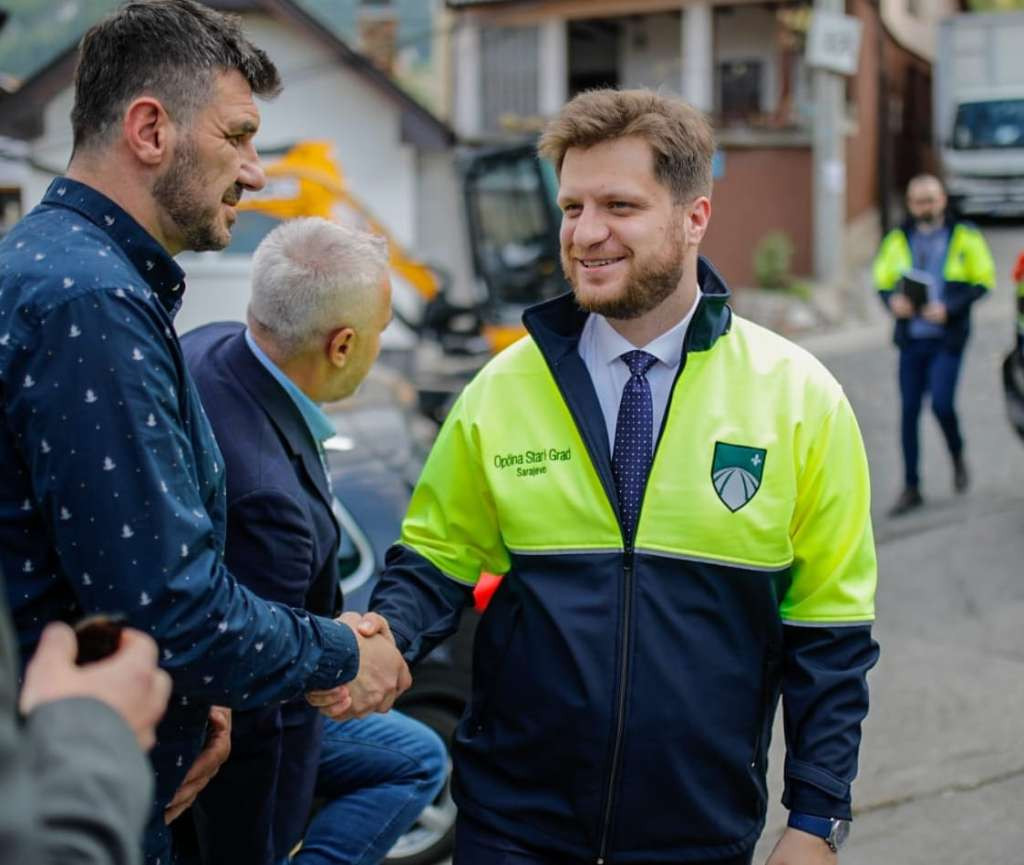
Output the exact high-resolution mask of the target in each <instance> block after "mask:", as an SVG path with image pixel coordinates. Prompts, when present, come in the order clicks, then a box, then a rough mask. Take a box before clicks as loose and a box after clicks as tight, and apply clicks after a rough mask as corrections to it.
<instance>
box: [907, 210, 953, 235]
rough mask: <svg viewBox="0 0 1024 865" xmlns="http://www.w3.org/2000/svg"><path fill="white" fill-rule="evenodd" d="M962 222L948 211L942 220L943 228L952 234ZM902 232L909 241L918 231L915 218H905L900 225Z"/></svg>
mask: <svg viewBox="0 0 1024 865" xmlns="http://www.w3.org/2000/svg"><path fill="white" fill-rule="evenodd" d="M961 221H962V220H960V219H957V218H956V217H955V216H954V215H953V214H952V213H950V212H949V211H948V210H947V211H946V214H945V216H944V217H943V220H942V226H943V228H946V229H947V230H949V231H950V232H951V233H952V231H953V229H954V228H956V226H957V225H958V224H959V223H960V222H961ZM900 230H901V231H902V232H903V233H904V234H905V235H906V236H907V239H908V240H909V239H910V236H911V235H912V234H914V233H915V232H916V231H917V221H916V220H915V219H914V217H912V216H907V217H906V218H904V220H903V222H901V223H900Z"/></svg>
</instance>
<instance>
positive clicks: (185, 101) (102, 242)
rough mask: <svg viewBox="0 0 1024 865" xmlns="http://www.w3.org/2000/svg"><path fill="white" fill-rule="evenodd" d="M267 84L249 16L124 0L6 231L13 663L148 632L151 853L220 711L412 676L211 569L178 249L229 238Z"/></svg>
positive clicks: (3, 271)
mask: <svg viewBox="0 0 1024 865" xmlns="http://www.w3.org/2000/svg"><path fill="white" fill-rule="evenodd" d="M279 87H280V81H279V77H278V72H277V69H276V68H275V67H274V64H273V63H271V61H270V60H269V58H268V57H267V55H266V54H265V53H264V52H263V51H262V50H260V49H259V48H257V47H256V46H255V45H253V44H252V43H250V42H249V41H248V40H247V39H246V38H245V36H244V34H243V32H242V29H241V26H240V19H238V18H236V17H232V16H227V15H223V14H220V13H218V12H214V11H212V10H210V9H207V8H206V7H205V6H202V5H201V4H199V3H195V2H192V0H149V2H131V3H127V4H125V5H124V6H122V7H121V8H119V9H118V10H116V11H115V12H113V13H111V15H110V16H108V17H107V18H106V19H104V20H103V21H101V22H100V23H98V24H97V25H96V26H94V27H93V28H92V29H90V31H89V32H88V33H87V34H86V35H85V37H84V39H83V40H82V45H81V49H80V57H79V63H78V69H77V72H76V75H75V102H74V107H73V109H72V112H71V123H72V128H73V131H74V149H73V153H72V157H71V162H70V165H69V166H68V170H67V174H66V176H64V177H59V178H57V179H55V180H54V181H53V183H52V184H51V185H50V188H49V190H48V191H47V193H46V195H45V196H44V198H43V201H42V202H41V203H40V204H39V206H38V207H36V208H34V209H33V210H32V211H31V212H30V213H29V214H28V215H27V216H26V217H25V218H24V219H23V220H21V222H20V223H18V224H17V225H16V226H15V227H14V228H13V229H12V230H11V232H10V233H9V234H8V235H7V236H6V237H5V238H4V240H3V242H2V243H0V408H2V412H0V463H2V464H3V466H4V467H5V471H4V472H3V476H2V478H0V511H2V513H3V515H4V518H3V520H2V521H0V568H2V570H3V572H4V573H5V574H6V577H7V590H8V598H9V601H10V606H11V610H12V613H13V617H14V621H15V624H16V627H17V635H18V640H19V644H20V649H21V656H22V657H23V658H27V657H29V656H30V655H31V654H32V651H33V649H34V648H35V645H36V643H37V642H38V641H39V638H40V635H41V633H42V631H43V628H44V627H45V626H46V624H47V623H48V622H51V621H56V620H63V621H73V620H75V619H78V618H79V617H81V616H83V615H86V614H89V613H101V612H107V613H109V612H116V613H122V614H123V615H124V616H125V617H126V618H127V621H128V623H129V624H130V625H132V626H133V627H135V628H136V629H138V630H140V631H143V632H145V633H147V634H149V635H150V636H152V637H153V639H155V640H156V642H157V644H158V645H159V647H160V663H161V666H162V667H163V668H164V669H165V670H167V672H168V673H169V674H170V676H171V678H172V679H173V682H174V697H173V698H172V700H171V708H170V709H169V710H168V712H167V714H166V716H165V718H164V720H163V722H162V723H161V725H160V727H159V728H158V730H157V743H156V746H155V747H154V749H153V751H152V755H151V756H152V763H153V768H154V771H155V775H156V793H155V799H154V802H153V809H152V813H151V817H150V820H149V825H148V828H147V830H146V836H145V842H144V845H145V856H146V862H147V863H149V865H161V863H162V865H169V863H171V862H172V861H173V859H172V856H173V855H174V854H173V853H172V842H171V837H170V831H169V830H168V826H169V825H170V824H173V823H174V821H175V820H176V818H178V817H179V816H180V815H181V814H182V812H183V811H184V810H185V809H187V808H188V807H189V806H190V805H191V804H192V802H193V801H194V799H195V797H196V795H197V794H198V793H199V791H200V790H201V789H202V788H203V786H205V785H206V783H207V782H208V781H209V780H210V778H211V777H212V776H213V774H214V773H215V772H216V771H217V769H218V767H219V766H220V765H221V764H222V763H223V761H224V760H225V758H226V757H227V755H228V751H229V747H230V711H229V710H230V709H252V708H256V707H259V706H264V705H267V704H270V703H280V702H281V701H283V700H286V699H290V698H292V697H295V696H296V695H301V694H302V693H304V692H305V691H307V690H314V689H323V688H325V687H333V686H335V685H337V684H338V683H342V682H347V683H348V686H349V687H351V689H352V690H351V701H352V702H353V706H354V709H355V710H356V711H358V712H360V713H365V712H367V711H373V710H375V709H381V710H386V709H387V708H389V707H390V705H391V703H392V702H393V701H394V699H395V697H396V696H397V694H398V693H399V692H400V690H401V689H402V688H404V687H408V684H409V679H408V670H407V669H406V666H405V662H404V661H403V660H402V657H401V656H400V655H399V654H398V652H397V650H396V649H395V647H394V645H393V644H392V643H391V642H390V640H389V639H388V638H387V637H386V636H385V635H383V634H378V635H375V636H370V635H369V634H367V633H357V632H356V623H355V622H353V621H352V620H351V619H350V620H349V621H336V620H334V619H333V618H331V615H332V614H333V612H334V611H333V609H331V601H330V600H328V601H327V602H326V604H325V607H324V609H322V610H318V612H321V613H326V614H327V615H326V616H319V615H312V614H310V613H309V612H307V611H306V610H304V609H292V608H291V607H288V606H285V605H283V604H275V603H271V602H269V601H264V600H263V599H262V598H260V597H258V596H257V595H255V594H253V593H251V592H249V591H248V590H247V589H245V588H244V587H243V586H240V585H239V584H238V583H237V582H236V580H235V577H234V575H232V574H231V572H230V571H229V570H228V568H227V567H226V566H225V562H224V550H225V532H226V524H227V508H226V504H225V484H224V460H223V457H222V456H221V453H220V450H219V449H218V447H217V443H216V441H215V440H214V435H213V430H212V428H211V427H210V423H209V421H208V420H207V418H206V415H205V414H204V412H203V409H202V407H201V405H200V402H199V394H198V393H197V391H196V387H195V384H194V382H193V381H192V377H191V376H190V375H189V372H188V370H187V369H186V366H185V360H184V357H183V355H182V350H181V345H180V343H179V342H178V336H177V334H176V333H175V331H174V314H175V312H176V311H177V310H178V307H179V306H180V304H181V297H182V294H183V293H184V291H185V275H184V273H183V272H182V270H181V268H180V267H179V266H178V265H177V264H176V263H175V261H174V258H173V256H174V255H177V254H178V253H179V252H182V251H183V250H186V249H193V250H205V249H220V248H222V247H224V246H226V245H227V244H228V241H229V240H230V239H231V227H232V225H233V224H234V221H235V205H236V204H238V200H239V198H240V197H241V196H242V195H243V193H244V192H246V191H248V190H258V189H260V188H262V187H263V185H264V183H265V178H264V175H263V170H262V168H261V167H260V162H259V158H258V157H257V154H256V148H255V143H254V136H255V134H256V131H257V129H258V127H259V121H260V112H259V108H258V107H257V106H256V102H255V98H254V97H255V96H271V95H273V94H274V93H276V92H277V90H278V89H279ZM269 566H270V567H274V566H275V563H273V562H271V563H270V565H269ZM333 588H336V587H330V589H333ZM330 589H328V590H327V591H326V594H325V597H326V598H328V599H331V598H332V597H333V595H332V594H331V591H330ZM378 662H379V663H380V664H381V666H380V667H377V663H378ZM375 667H376V668H377V669H376V671H375ZM357 673H358V675H357ZM371 680H375V681H371ZM346 699H349V698H348V697H346ZM181 825H182V824H181V823H178V824H175V826H176V827H177V826H181Z"/></svg>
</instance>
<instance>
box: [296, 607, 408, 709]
mask: <svg viewBox="0 0 1024 865" xmlns="http://www.w3.org/2000/svg"><path fill="white" fill-rule="evenodd" d="M337 621H338V622H341V623H343V624H345V625H348V626H349V627H350V628H351V629H352V630H353V631H354V632H355V635H356V643H358V645H359V671H358V672H357V673H356V676H355V678H354V679H352V680H351V681H349V682H346V683H345V684H344V685H339V686H338V687H337V688H332V689H331V690H329V691H310V692H309V693H308V694H306V701H307V702H308V703H309V704H310V705H311V706H315V707H316V708H317V709H319V710H320V712H321V713H322V714H324V715H326V716H327V717H328V718H333V719H334V720H335V721H344V720H347V719H349V718H365V717H366V716H367V715H369V714H371V713H373V712H386V711H387V710H388V709H390V708H391V707H392V705H394V702H395V700H397V699H398V697H399V696H401V694H403V693H404V692H405V691H406V690H407V689H408V688H409V686H410V685H411V684H412V676H411V675H410V674H409V667H408V666H407V665H406V663H405V659H404V658H403V657H402V655H401V653H400V652H399V651H398V649H397V647H396V646H395V638H394V637H393V636H392V635H391V629H390V628H389V627H388V623H387V620H386V619H384V618H383V617H382V616H378V615H377V614H376V613H366V614H364V615H362V616H360V615H359V614H358V613H343V614H342V615H340V616H339V617H338V618H337Z"/></svg>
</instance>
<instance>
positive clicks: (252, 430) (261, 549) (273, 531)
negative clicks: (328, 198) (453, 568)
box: [181, 323, 340, 865]
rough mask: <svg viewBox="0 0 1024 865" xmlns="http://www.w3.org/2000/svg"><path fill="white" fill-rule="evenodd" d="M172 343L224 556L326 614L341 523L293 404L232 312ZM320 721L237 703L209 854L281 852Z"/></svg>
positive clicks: (336, 602) (278, 597)
mask: <svg viewBox="0 0 1024 865" xmlns="http://www.w3.org/2000/svg"><path fill="white" fill-rule="evenodd" d="M181 343H182V349H183V351H184V354H185V360H186V363H187V364H188V366H189V368H190V370H191V371H192V374H193V376H194V378H195V381H196V386H197V388H198V390H199V394H200V397H201V399H202V402H203V405H204V406H205V408H206V413H207V415H208V417H209V419H210V424H211V425H212V426H213V430H214V434H215V435H216V438H217V442H218V444H219V446H220V450H221V453H222V454H223V456H224V467H225V474H226V477H227V525H228V529H227V541H226V550H225V559H226V561H227V564H228V567H229V568H231V570H232V572H233V573H235V574H237V575H238V579H239V581H240V582H241V583H243V585H245V586H246V587H247V588H249V589H251V590H252V591H253V592H255V593H256V594H258V595H260V596H261V597H263V598H266V599H268V600H274V601H279V602H281V603H283V604H288V605H289V606H292V607H297V608H304V609H307V610H309V611H310V612H314V613H318V614H320V615H325V616H327V615H333V614H334V613H335V611H336V610H337V609H339V608H340V599H339V597H338V573H337V571H338V569H337V552H338V542H339V538H340V536H339V530H338V526H337V523H336V521H335V520H334V517H333V514H332V512H331V493H330V488H329V486H328V482H327V478H326V475H325V474H324V470H323V468H322V466H321V463H320V457H319V452H318V450H317V445H316V442H315V441H314V440H313V437H312V434H311V433H310V431H309V428H308V426H307V425H306V422H305V421H304V420H303V418H302V415H301V413H300V412H299V409H298V407H297V406H296V405H295V402H294V401H293V400H292V398H291V397H290V396H289V395H288V394H287V393H286V392H285V390H284V388H282V387H281V384H280V383H279V382H278V381H276V380H275V379H274V377H273V375H272V374H271V373H270V371H269V370H268V369H267V368H266V367H265V366H264V365H263V364H262V363H260V361H259V360H258V359H257V358H256V357H255V356H254V355H253V353H252V351H251V350H250V348H249V346H248V345H247V344H246V341H245V330H244V327H243V326H242V325H241V324H237V323H219V324H211V325H206V326H205V327H201V328H198V329H197V330H193V331H191V332H190V333H187V334H185V335H184V336H183V337H182V340H181ZM321 731H322V725H321V721H320V716H319V714H318V713H317V712H316V711H315V710H314V709H312V708H311V707H310V706H309V705H308V704H307V703H306V702H305V700H303V699H301V698H300V699H298V700H293V701H291V702H288V703H285V704H283V705H275V706H270V707H267V708H264V709H256V710H251V711H245V712H237V713H236V714H235V719H234V726H233V730H232V752H231V757H230V758H229V759H228V761H227V763H225V765H224V766H223V767H221V770H220V772H219V773H218V775H217V776H216V778H215V779H214V781H213V782H212V783H211V784H210V786H209V787H208V788H207V789H206V790H205V791H204V792H203V794H202V797H201V800H200V805H199V811H200V812H201V813H202V816H201V817H199V818H197V825H198V827H199V830H200V834H201V836H202V843H203V845H204V847H205V848H206V849H207V852H208V854H210V855H211V861H217V862H220V861H239V862H241V861H244V862H246V863H250V865H258V863H266V865H273V863H276V862H279V861H280V860H281V859H282V858H283V857H284V856H286V855H287V853H288V851H289V849H290V848H291V847H292V846H294V844H295V842H296V841H297V840H298V839H299V838H300V837H301V834H302V831H303V828H304V826H305V821H306V818H307V816H308V812H309V807H310V803H311V800H312V794H313V785H314V783H315V781H316V766H317V755H318V754H319V745H320V737H321ZM240 845H241V846H240Z"/></svg>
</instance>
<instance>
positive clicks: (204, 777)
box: [164, 706, 231, 824]
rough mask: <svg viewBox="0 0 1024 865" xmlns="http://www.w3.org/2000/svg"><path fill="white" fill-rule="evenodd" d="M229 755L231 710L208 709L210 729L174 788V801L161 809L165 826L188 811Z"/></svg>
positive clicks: (216, 707)
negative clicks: (181, 779) (176, 788)
mask: <svg viewBox="0 0 1024 865" xmlns="http://www.w3.org/2000/svg"><path fill="white" fill-rule="evenodd" d="M230 753H231V710H230V709H225V708H224V707H223V706H211V707H210V729H209V730H208V732H207V734H206V744H205V745H204V746H203V750H202V751H200V752H199V756H198V757H196V761H195V762H194V763H193V764H192V766H191V768H190V769H189V770H188V774H187V775H186V776H185V780H184V781H182V782H181V786H180V787H178V790H177V792H176V793H175V794H174V798H173V799H171V801H170V802H169V803H168V804H167V807H166V808H164V823H165V824H170V823H172V822H173V821H175V820H177V819H178V818H179V817H180V816H181V815H182V814H183V813H185V811H187V810H188V809H189V808H191V807H192V803H193V802H195V801H196V796H198V795H199V794H200V793H201V792H202V791H203V788H204V787H205V786H206V785H207V784H209V783H210V781H212V780H213V776H214V775H216V774H217V771H218V770H219V769H220V767H221V765H223V763H224V761H225V760H227V758H228V755H229V754H230Z"/></svg>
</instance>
